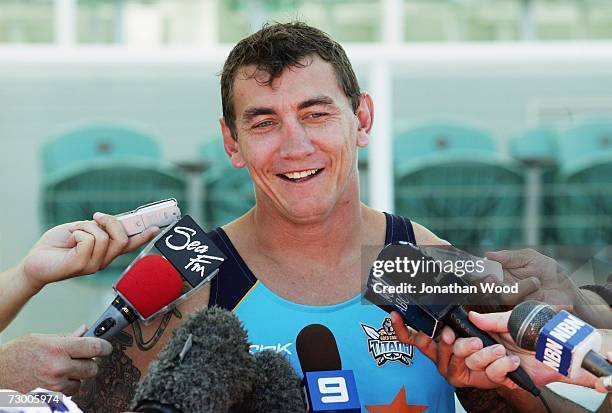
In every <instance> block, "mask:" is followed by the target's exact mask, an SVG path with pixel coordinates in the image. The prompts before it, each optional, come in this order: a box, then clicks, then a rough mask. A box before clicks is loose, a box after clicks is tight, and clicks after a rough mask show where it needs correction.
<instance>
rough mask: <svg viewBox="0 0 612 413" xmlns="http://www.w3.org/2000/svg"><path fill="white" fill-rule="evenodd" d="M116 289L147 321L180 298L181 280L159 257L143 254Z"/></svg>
mask: <svg viewBox="0 0 612 413" xmlns="http://www.w3.org/2000/svg"><path fill="white" fill-rule="evenodd" d="M115 288H116V289H117V291H118V292H119V293H120V294H121V295H122V296H123V297H124V298H125V299H126V300H127V301H128V302H129V303H130V304H131V305H132V306H133V308H134V309H135V310H136V311H138V313H139V314H140V315H141V316H142V317H144V318H148V317H150V316H151V315H153V314H155V313H156V312H158V311H159V310H161V309H162V308H164V307H165V306H166V305H168V304H170V303H171V302H173V301H174V300H176V299H177V298H179V297H180V295H181V291H182V290H183V278H182V277H181V275H180V274H179V273H178V271H177V270H176V269H175V268H174V267H173V266H172V264H170V262H169V261H168V260H167V259H165V258H164V257H162V256H161V255H145V256H144V257H142V258H141V259H139V260H138V261H136V262H135V263H134V264H133V265H132V266H131V267H130V269H129V270H128V271H127V272H126V273H125V274H124V275H123V277H121V279H120V280H119V282H118V283H117V285H116V286H115Z"/></svg>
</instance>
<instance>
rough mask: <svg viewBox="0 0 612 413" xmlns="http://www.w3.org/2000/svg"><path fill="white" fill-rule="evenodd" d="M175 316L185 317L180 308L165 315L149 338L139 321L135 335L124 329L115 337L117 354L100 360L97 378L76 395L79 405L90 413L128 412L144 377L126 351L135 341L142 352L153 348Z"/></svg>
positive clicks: (75, 398)
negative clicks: (145, 335)
mask: <svg viewBox="0 0 612 413" xmlns="http://www.w3.org/2000/svg"><path fill="white" fill-rule="evenodd" d="M173 315H174V316H175V317H177V318H183V316H182V314H181V313H180V311H179V310H178V309H174V310H173V311H172V312H171V313H168V314H166V315H164V317H163V318H162V320H161V322H160V324H159V326H158V327H157V329H156V330H155V333H154V334H153V336H152V337H151V338H150V339H148V340H146V341H145V340H144V338H143V335H142V329H141V327H140V324H139V323H138V322H136V323H133V324H132V330H133V332H134V336H132V335H130V334H129V333H126V332H125V331H121V332H120V333H119V334H117V335H116V336H115V337H113V338H112V339H111V340H110V342H111V344H112V345H113V353H112V354H111V355H110V356H108V357H103V358H100V359H96V363H98V367H99V373H98V375H97V376H96V377H95V378H94V379H91V380H87V381H85V382H83V385H82V386H81V390H80V391H79V393H78V394H77V395H76V396H74V398H73V399H74V401H75V402H76V403H77V405H78V406H79V407H80V408H81V409H82V410H83V411H86V412H88V413H116V412H125V411H127V410H128V409H129V406H130V402H131V401H132V398H133V397H134V393H135V392H136V387H137V386H138V382H139V381H140V378H141V377H142V372H141V371H140V370H139V369H138V368H137V367H136V366H135V365H134V362H133V361H132V359H131V358H130V357H128V356H127V354H126V351H127V350H128V348H131V347H133V346H134V342H136V345H137V347H138V349H139V350H140V351H142V352H146V351H149V350H150V349H152V348H153V347H154V346H155V344H157V343H158V342H159V340H160V338H161V337H162V336H163V335H164V332H165V331H166V328H167V327H168V324H169V323H170V320H171V318H172V316H173Z"/></svg>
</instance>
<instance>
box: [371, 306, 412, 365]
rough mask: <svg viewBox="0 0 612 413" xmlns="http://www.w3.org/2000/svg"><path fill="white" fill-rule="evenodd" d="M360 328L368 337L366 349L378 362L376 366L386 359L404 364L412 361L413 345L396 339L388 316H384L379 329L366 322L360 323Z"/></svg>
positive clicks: (383, 362)
mask: <svg viewBox="0 0 612 413" xmlns="http://www.w3.org/2000/svg"><path fill="white" fill-rule="evenodd" d="M361 328H363V331H364V332H365V333H366V336H367V337H368V350H369V352H370V354H372V357H374V360H376V362H377V363H378V367H380V366H382V365H383V364H385V363H386V362H387V361H390V362H393V361H399V362H400V363H402V364H405V365H406V366H409V365H410V364H411V363H412V355H413V352H414V347H413V346H412V345H410V344H404V343H402V342H400V341H399V340H398V339H397V336H396V335H395V331H394V330H393V326H392V325H391V319H390V318H388V317H387V318H385V320H384V321H383V323H382V328H381V329H380V330H377V329H375V328H374V327H371V326H369V325H366V324H361Z"/></svg>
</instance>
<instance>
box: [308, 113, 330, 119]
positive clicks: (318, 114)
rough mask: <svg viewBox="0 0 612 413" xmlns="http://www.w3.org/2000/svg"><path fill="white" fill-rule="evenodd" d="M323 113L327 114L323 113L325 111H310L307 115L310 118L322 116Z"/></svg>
mask: <svg viewBox="0 0 612 413" xmlns="http://www.w3.org/2000/svg"><path fill="white" fill-rule="evenodd" d="M325 115H327V113H325V112H314V113H311V114H310V115H308V116H309V117H311V118H322V117H323V116H325Z"/></svg>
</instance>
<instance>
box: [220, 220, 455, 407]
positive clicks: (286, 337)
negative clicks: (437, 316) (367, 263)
mask: <svg viewBox="0 0 612 413" xmlns="http://www.w3.org/2000/svg"><path fill="white" fill-rule="evenodd" d="M385 215H386V218H387V231H386V240H385V243H386V244H389V243H391V242H398V241H409V242H412V243H415V238H414V231H413V229H412V224H411V223H410V221H409V220H407V219H405V218H403V217H398V216H395V215H391V214H385ZM209 236H210V237H211V239H212V240H213V241H214V242H215V244H216V245H217V246H218V247H219V248H220V249H221V250H222V251H223V253H224V254H225V255H226V256H227V257H228V260H226V262H224V263H223V265H222V266H221V268H220V272H219V274H218V275H217V276H216V277H215V278H214V279H213V281H212V282H211V298H210V303H209V305H211V306H213V305H217V306H220V307H223V308H226V309H227V310H230V311H233V312H234V313H235V314H236V315H237V316H238V318H239V319H240V320H241V321H242V322H243V323H244V325H245V327H246V329H247V331H248V335H249V341H250V342H251V343H252V345H251V351H252V352H257V351H261V350H265V349H273V350H275V351H277V352H279V353H281V354H284V355H285V356H287V357H288V358H289V359H290V361H291V363H292V365H293V367H294V368H295V370H296V371H297V373H298V375H300V376H301V375H302V371H301V368H300V363H299V360H298V357H297V354H296V348H295V341H296V337H297V335H298V333H299V332H300V331H301V330H302V328H304V327H305V326H307V325H309V324H323V325H325V326H327V327H328V328H329V329H330V330H331V331H332V333H333V334H334V336H335V338H336V342H337V344H338V350H339V352H340V358H341V361H342V369H343V370H352V371H353V373H354V375H355V380H356V382H357V391H358V394H359V399H360V402H361V404H362V411H363V412H379V413H384V412H389V413H391V412H415V413H416V412H423V411H424V412H441V413H444V412H454V411H455V401H454V388H453V387H452V386H450V385H449V384H448V383H447V381H446V379H444V377H442V376H441V375H440V374H439V373H438V371H437V368H436V366H435V364H434V363H433V362H432V361H431V360H429V359H428V358H427V357H426V356H425V355H424V354H422V353H421V352H420V351H419V350H418V349H417V348H415V347H413V346H409V345H405V344H402V343H400V342H399V341H397V339H396V338H395V335H394V331H393V327H392V326H391V322H390V318H389V314H387V313H386V312H385V311H383V310H381V309H380V308H378V307H376V306H374V305H366V304H364V303H362V301H361V295H358V296H356V297H353V298H351V299H349V300H348V301H345V302H342V303H339V304H336V305H329V306H311V305H301V304H296V303H294V302H291V301H288V300H285V299H283V298H282V297H280V296H278V295H276V294H275V293H273V292H272V291H271V290H269V289H268V288H266V286H265V285H264V284H263V283H261V282H259V281H258V280H257V278H256V277H255V275H254V274H253V273H252V272H251V271H250V270H249V268H248V267H247V265H246V263H245V262H244V261H243V260H242V258H241V257H240V255H239V254H238V252H237V251H236V249H235V248H234V246H233V245H232V243H231V241H230V239H229V238H228V236H227V234H225V232H224V231H223V230H222V229H221V228H217V229H215V230H213V231H211V232H210V233H209Z"/></svg>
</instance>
